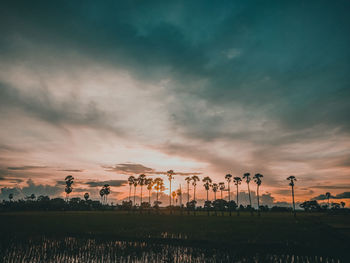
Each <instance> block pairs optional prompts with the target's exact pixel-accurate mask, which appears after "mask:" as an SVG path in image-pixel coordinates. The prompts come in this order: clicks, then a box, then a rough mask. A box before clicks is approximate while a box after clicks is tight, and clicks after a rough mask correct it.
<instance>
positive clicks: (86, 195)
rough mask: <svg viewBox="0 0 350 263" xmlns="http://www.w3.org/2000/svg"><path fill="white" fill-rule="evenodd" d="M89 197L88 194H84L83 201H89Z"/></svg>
mask: <svg viewBox="0 0 350 263" xmlns="http://www.w3.org/2000/svg"><path fill="white" fill-rule="evenodd" d="M89 197H90V195H89V193H85V194H84V199H85V201H87V200H89Z"/></svg>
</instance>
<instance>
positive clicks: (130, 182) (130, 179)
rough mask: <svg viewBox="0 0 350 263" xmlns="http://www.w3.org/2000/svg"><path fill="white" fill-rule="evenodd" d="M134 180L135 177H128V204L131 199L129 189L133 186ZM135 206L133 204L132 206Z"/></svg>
mask: <svg viewBox="0 0 350 263" xmlns="http://www.w3.org/2000/svg"><path fill="white" fill-rule="evenodd" d="M135 180H136V178H135V176H132V175H131V176H129V178H128V183H129V186H130V188H129V202H130V199H131V187H132V186H133V185H134V181H135ZM134 205H135V204H134Z"/></svg>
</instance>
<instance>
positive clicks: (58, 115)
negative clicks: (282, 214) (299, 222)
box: [0, 0, 350, 205]
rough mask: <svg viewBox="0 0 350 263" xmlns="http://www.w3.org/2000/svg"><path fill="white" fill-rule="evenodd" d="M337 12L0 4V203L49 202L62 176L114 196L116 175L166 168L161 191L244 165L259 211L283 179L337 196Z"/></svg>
mask: <svg viewBox="0 0 350 263" xmlns="http://www.w3.org/2000/svg"><path fill="white" fill-rule="evenodd" d="M349 11H350V2H349V1H346V0H339V1H322V0H321V1H219V2H217V1H56V2H54V1H39V0H38V1H13V0H12V1H2V4H1V8H0V32H1V33H0V127H1V129H0V199H7V197H8V194H9V193H11V192H12V193H14V194H15V199H16V198H23V197H24V196H26V195H29V194H31V193H35V194H36V195H40V194H42V195H50V196H61V197H63V196H64V178H65V177H66V176H67V175H73V176H74V178H75V182H74V185H73V186H74V189H73V192H72V194H71V196H79V197H82V195H83V193H84V192H89V193H90V195H91V196H92V198H98V191H99V189H100V188H101V186H102V185H103V184H105V183H108V184H110V185H111V186H112V189H111V190H112V193H111V194H110V196H109V199H110V200H114V202H120V201H121V200H123V199H125V198H127V197H128V191H129V187H128V185H127V184H126V180H127V178H128V177H129V176H130V175H135V176H137V175H139V174H141V173H146V175H147V176H149V177H153V178H155V177H162V178H164V179H165V178H166V177H165V176H164V175H162V173H163V172H165V171H167V170H169V169H173V170H174V171H175V172H176V173H177V174H176V175H175V179H174V181H173V189H177V188H179V187H180V185H181V187H182V189H184V190H185V189H186V184H185V180H184V178H185V177H186V176H188V175H192V174H199V177H201V178H203V177H204V176H210V177H211V178H212V179H213V181H215V182H217V183H218V182H222V181H224V176H225V174H227V173H231V174H232V175H233V176H242V175H243V174H244V173H246V172H250V173H251V174H252V175H254V174H255V173H261V174H263V175H264V178H263V183H262V186H261V190H260V191H261V193H262V195H263V197H264V198H265V199H264V200H265V203H266V204H270V205H271V204H283V203H284V204H285V203H286V202H290V201H291V200H290V199H291V198H290V187H289V186H288V181H287V180H286V178H287V177H288V176H290V175H294V176H296V178H297V182H296V188H295V191H296V200H297V202H302V201H305V200H309V199H312V198H314V199H319V200H322V199H324V193H325V192H327V191H328V192H331V194H332V198H334V199H335V200H336V201H339V200H345V202H347V201H349V198H350V118H349V114H350V74H349V71H350V49H349V47H350V34H349V33H350V32H349V31H350V30H349V29H350V17H349V15H348V14H349ZM165 183H166V187H167V188H168V183H167V181H166V182H165ZM251 188H252V191H253V192H254V191H255V185H254V184H253V185H252V186H251ZM246 190H247V186H246V184H245V183H243V184H242V185H241V186H240V191H242V193H241V195H242V196H243V197H244V196H246ZM138 191H139V189H138ZM197 191H198V197H199V198H200V199H201V198H202V199H203V198H205V191H204V188H203V187H202V183H199V184H198V190H197ZM167 193H169V191H168V190H166V191H165V195H164V198H166V194H167ZM138 194H139V192H138ZM211 195H212V193H211ZM224 195H225V196H226V195H227V192H225V193H224ZM243 199H244V198H243ZM263 202H264V201H263ZM349 203H350V202H348V205H349Z"/></svg>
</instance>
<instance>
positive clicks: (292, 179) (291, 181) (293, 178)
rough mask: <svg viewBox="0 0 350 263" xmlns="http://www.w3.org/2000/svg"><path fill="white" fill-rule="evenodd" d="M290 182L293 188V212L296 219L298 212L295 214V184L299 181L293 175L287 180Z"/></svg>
mask: <svg viewBox="0 0 350 263" xmlns="http://www.w3.org/2000/svg"><path fill="white" fill-rule="evenodd" d="M287 180H289V185H290V186H291V187H292V199H293V212H294V217H296V216H297V215H296V212H295V202H294V182H295V181H296V180H297V179H296V178H295V176H293V175H291V176H289V177H288V178H287Z"/></svg>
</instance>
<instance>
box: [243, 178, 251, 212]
mask: <svg viewBox="0 0 350 263" xmlns="http://www.w3.org/2000/svg"><path fill="white" fill-rule="evenodd" d="M243 179H245V182H246V183H247V186H248V196H249V210H250V212H251V214H252V215H253V209H252V198H251V196H250V188H249V183H250V181H251V178H250V173H245V174H244V175H243Z"/></svg>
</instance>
